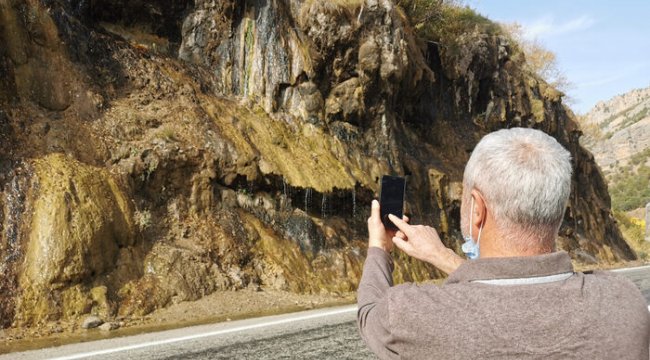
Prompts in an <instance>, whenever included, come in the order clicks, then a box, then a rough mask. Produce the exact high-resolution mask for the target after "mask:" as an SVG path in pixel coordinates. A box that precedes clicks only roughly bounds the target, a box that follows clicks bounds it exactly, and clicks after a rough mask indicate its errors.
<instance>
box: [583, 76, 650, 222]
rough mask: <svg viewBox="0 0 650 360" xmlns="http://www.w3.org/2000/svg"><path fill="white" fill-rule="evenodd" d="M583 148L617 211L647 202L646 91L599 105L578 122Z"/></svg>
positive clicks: (649, 91) (649, 116)
mask: <svg viewBox="0 0 650 360" xmlns="http://www.w3.org/2000/svg"><path fill="white" fill-rule="evenodd" d="M580 122H581V125H582V129H583V131H584V133H585V134H584V136H583V137H582V139H581V142H582V144H583V145H584V146H585V147H587V148H588V149H589V150H590V151H591V152H592V153H593V154H594V157H595V159H596V162H597V163H598V165H599V166H600V167H601V169H602V170H603V172H604V173H605V177H606V179H607V181H608V183H609V188H610V193H611V196H612V206H613V207H614V208H617V209H618V210H625V211H628V210H633V209H637V208H640V207H642V206H643V205H645V203H647V202H648V201H650V87H647V88H644V89H635V90H632V91H630V92H628V93H625V94H622V95H618V96H615V97H613V98H612V99H610V100H608V101H601V102H599V103H598V104H596V106H594V107H593V109H591V111H589V112H588V113H587V114H586V115H584V116H583V117H582V119H581V121H580Z"/></svg>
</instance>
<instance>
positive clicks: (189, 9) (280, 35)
mask: <svg viewBox="0 0 650 360" xmlns="http://www.w3.org/2000/svg"><path fill="white" fill-rule="evenodd" d="M0 19H1V21H0V37H1V39H2V41H1V42H0V43H1V44H3V45H2V46H0V76H1V77H2V79H3V81H2V82H1V83H0V109H1V111H0V139H1V142H0V189H2V196H0V224H1V227H0V230H1V231H0V236H1V237H0V253H1V254H2V263H1V264H0V266H1V267H2V273H3V277H2V278H1V280H0V319H2V323H3V325H4V326H8V325H10V324H14V325H31V324H38V323H41V322H44V321H47V320H54V319H59V318H71V317H75V316H77V315H80V314H85V313H89V312H92V313H98V314H103V316H106V317H111V316H116V315H123V316H128V315H131V314H135V315H141V314H146V313H148V312H150V311H152V310H153V309H155V308H158V307H164V306H167V305H169V304H172V303H176V302H179V301H186V300H195V299H198V298H200V297H201V296H204V295H205V294H209V293H211V292H214V291H222V290H228V289H241V288H245V287H248V286H258V285H259V286H262V287H263V288H264V287H268V288H277V289H284V290H289V291H294V292H316V293H318V292H329V293H344V292H349V291H353V290H355V288H356V285H357V283H358V281H359V277H360V274H361V266H362V263H363V259H364V254H365V246H366V245H365V242H366V239H365V236H366V234H365V220H366V218H367V215H368V213H369V209H368V206H369V203H370V200H371V199H372V198H373V197H374V196H376V194H377V191H378V179H379V178H380V176H381V175H382V174H388V173H394V174H399V175H404V176H407V178H408V185H407V188H408V190H407V213H409V214H410V215H411V218H412V219H413V222H416V223H424V224H431V225H434V226H435V227H436V228H437V229H438V230H439V232H440V233H441V236H442V238H443V241H444V242H445V243H446V244H447V245H448V246H450V247H452V248H455V249H457V250H459V246H460V234H459V206H460V187H461V186H460V182H461V178H462V171H463V167H464V163H465V162H466V160H467V159H468V156H469V154H470V153H471V150H472V148H473V147H474V145H475V144H476V142H477V141H478V140H479V139H480V138H481V137H482V136H483V135H484V134H486V133H488V132H490V131H493V130H496V129H499V128H503V127H512V126H526V127H534V128H538V129H541V130H543V131H545V132H547V133H549V134H551V135H552V136H554V137H555V138H557V139H558V141H559V142H560V143H562V144H563V145H564V146H565V147H567V149H569V150H570V151H571V153H572V156H573V163H574V169H575V171H574V181H573V192H572V195H571V200H570V204H569V209H568V211H567V214H566V219H565V222H564V224H563V226H562V229H561V233H560V237H559V238H558V246H559V247H560V248H561V249H565V250H567V251H569V253H570V254H571V255H572V256H573V257H574V258H575V259H577V260H581V261H600V262H611V261H620V260H628V259H633V258H635V254H634V252H633V251H632V250H631V249H630V248H629V247H628V245H627V244H626V243H625V242H624V240H623V239H622V237H621V234H620V232H619V230H618V229H617V227H616V224H615V221H614V220H613V218H612V215H611V211H610V200H609V195H608V193H607V187H606V186H605V184H604V182H603V177H602V175H601V172H600V170H599V168H598V167H597V165H596V163H595V162H594V159H593V156H592V155H591V154H590V153H589V152H588V151H586V150H585V149H584V148H583V147H582V146H581V145H580V144H579V138H580V135H581V131H580V129H579V128H578V126H577V125H576V122H575V121H574V116H573V115H572V114H571V112H570V111H569V110H567V108H565V107H564V106H563V105H562V101H561V97H562V94H561V93H559V92H557V91H555V90H554V89H552V88H550V87H548V86H547V85H546V84H545V83H544V82H543V81H542V80H540V79H537V78H536V77H535V76H533V75H532V74H530V73H529V72H527V71H526V70H525V66H524V63H525V59H524V58H523V55H521V52H520V51H518V50H517V47H516V46H515V45H514V44H512V43H511V42H510V41H509V40H508V38H507V37H505V36H502V35H500V34H499V33H498V32H485V31H482V30H481V28H480V27H476V26H472V24H466V23H465V22H463V23H462V24H461V23H459V24H460V25H459V29H460V31H461V32H460V33H459V34H458V36H456V37H454V40H453V42H451V41H450V42H448V43H446V42H445V39H444V38H443V39H441V40H440V41H437V42H432V41H425V40H424V39H421V38H418V36H417V35H416V33H415V31H414V29H412V28H411V26H410V25H409V19H408V18H407V16H406V15H405V13H404V12H403V11H402V10H400V9H399V8H397V7H396V6H395V5H394V4H393V3H392V2H391V1H388V0H366V1H360V0H359V1H330V2H321V1H313V0H247V1H234V0H224V1H218V2H215V1H201V0H197V1H194V2H191V1H185V0H171V1H163V0H151V1H144V0H136V1H128V2H127V1H116V0H98V1H93V2H87V1H75V0H67V1H63V0H9V1H3V2H2V3H0ZM439 276H440V274H439V273H438V272H437V271H436V270H435V269H433V268H431V267H428V266H425V265H424V264H422V263H420V262H417V261H412V260H408V259H404V258H401V259H400V260H399V261H397V269H396V273H395V277H396V278H397V280H398V281H408V280H415V281H417V280H422V279H427V278H430V277H439Z"/></svg>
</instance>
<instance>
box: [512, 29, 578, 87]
mask: <svg viewBox="0 0 650 360" xmlns="http://www.w3.org/2000/svg"><path fill="white" fill-rule="evenodd" d="M501 27H502V28H503V30H504V32H505V33H506V34H508V35H510V37H511V38H512V40H514V41H515V42H516V43H517V44H519V46H520V48H521V50H522V51H523V52H524V55H525V56H526V62H527V64H528V67H529V68H530V70H531V71H532V72H533V73H535V74H537V75H538V76H539V77H541V78H542V79H544V80H545V81H546V82H547V83H548V84H549V85H551V86H553V87H554V88H556V89H558V90H560V91H562V92H565V93H566V92H567V90H569V89H570V88H571V86H572V84H571V82H569V79H568V78H567V77H566V75H565V74H564V73H563V72H562V71H561V70H560V68H559V66H558V64H557V57H556V55H555V53H553V52H552V51H550V50H548V49H546V48H545V47H544V46H543V45H542V44H541V43H540V42H539V40H537V39H532V40H531V39H527V38H526V37H525V36H524V29H523V26H522V25H521V24H519V23H516V22H514V23H509V24H501Z"/></svg>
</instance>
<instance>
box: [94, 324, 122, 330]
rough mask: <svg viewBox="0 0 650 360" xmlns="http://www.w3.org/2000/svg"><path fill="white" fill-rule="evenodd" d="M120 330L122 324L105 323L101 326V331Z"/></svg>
mask: <svg viewBox="0 0 650 360" xmlns="http://www.w3.org/2000/svg"><path fill="white" fill-rule="evenodd" d="M119 328H120V324H118V323H116V322H105V323H103V324H101V325H100V326H99V330H101V331H113V330H116V329H119Z"/></svg>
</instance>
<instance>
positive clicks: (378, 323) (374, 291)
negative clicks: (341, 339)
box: [357, 247, 399, 359]
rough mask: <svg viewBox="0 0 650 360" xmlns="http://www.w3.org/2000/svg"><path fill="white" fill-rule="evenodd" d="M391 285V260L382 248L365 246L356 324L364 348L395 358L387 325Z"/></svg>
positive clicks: (396, 354)
mask: <svg viewBox="0 0 650 360" xmlns="http://www.w3.org/2000/svg"><path fill="white" fill-rule="evenodd" d="M392 285H393V261H392V259H391V257H390V255H389V254H388V253H387V252H385V251H384V250H382V249H380V248H376V247H370V248H369V249H368V256H367V258H366V262H365V263H364V265H363V275H362V276H361V282H360V283H359V289H358V290H357V305H358V310H357V325H358V327H359V332H360V333H361V337H362V338H363V340H364V341H365V343H366V344H367V345H368V347H369V348H370V349H371V350H372V351H373V352H374V353H375V354H376V355H377V356H379V358H381V359H397V358H399V356H398V353H397V351H396V350H395V346H394V345H395V344H394V343H393V337H392V335H391V328H390V313H389V289H390V287H391V286H392Z"/></svg>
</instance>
